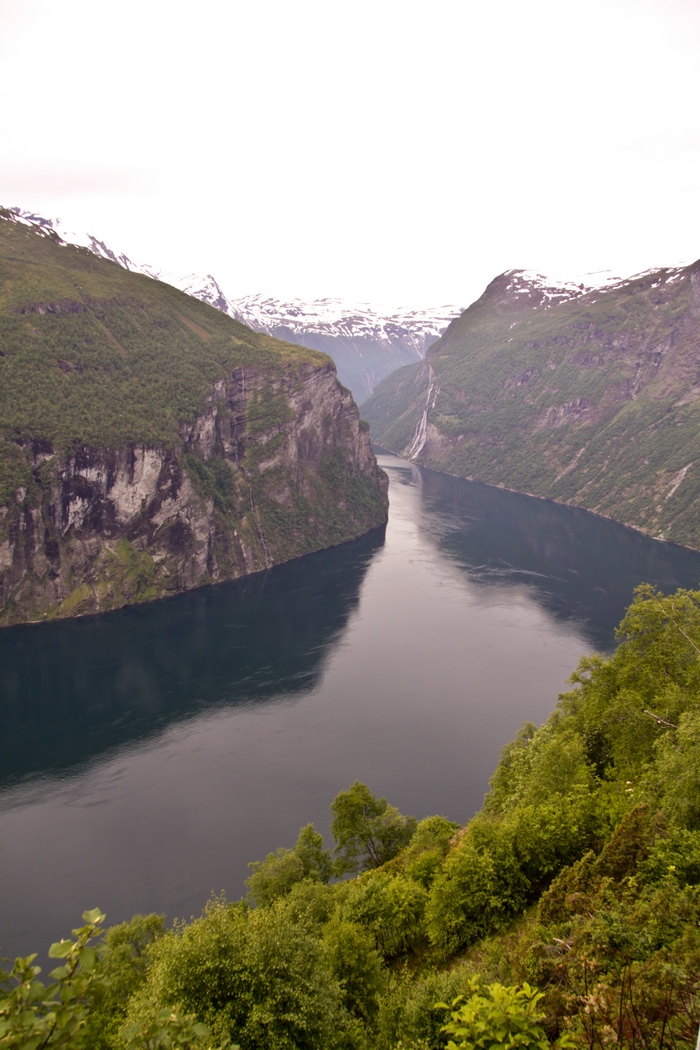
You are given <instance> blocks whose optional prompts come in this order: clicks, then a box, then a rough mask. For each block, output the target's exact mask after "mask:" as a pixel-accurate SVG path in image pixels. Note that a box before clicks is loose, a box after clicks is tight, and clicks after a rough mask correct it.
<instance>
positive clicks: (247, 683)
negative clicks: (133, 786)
mask: <svg viewBox="0 0 700 1050" xmlns="http://www.w3.org/2000/svg"><path fill="white" fill-rule="evenodd" d="M383 542H384V530H381V529H380V530H376V531H375V532H373V533H371V534H370V535H368V536H365V537H363V538H362V539H360V540H358V541H356V542H355V543H350V544H345V545H343V546H342V547H337V548H335V549H334V550H329V551H322V552H321V553H319V554H316V555H313V556H312V557H309V558H301V559H299V560H297V561H294V562H290V563H288V564H286V565H282V566H279V567H278V568H276V569H272V570H271V571H270V572H267V573H261V574H259V575H256V576H253V577H250V578H248V579H247V580H241V581H238V582H236V583H231V584H222V585H220V586H217V587H206V588H202V589H201V590H197V591H193V592H191V593H189V594H185V595H181V596H180V597H178V598H175V599H172V600H169V601H163V602H154V603H153V604H150V605H143V606H138V607H134V608H130V609H122V610H120V611H118V612H114V613H108V614H105V615H103V616H92V617H88V618H85V619H79V620H73V621H64V622H61V623H55V624H42V625H38V626H22V627H13V628H9V629H6V630H4V631H0V724H1V725H2V733H1V734H0V786H7V785H8V784H10V783H12V782H15V781H17V780H19V779H20V778H22V777H26V776H28V775H29V774H32V773H37V772H42V773H56V772H59V771H60V770H62V769H67V768H69V767H71V766H74V765H76V764H79V763H84V762H86V761H89V760H90V759H92V758H94V757H95V756H96V755H99V754H100V753H103V752H105V751H107V750H110V749H113V748H115V747H119V746H122V745H124V744H125V743H128V742H130V741H135V740H139V741H143V740H145V739H147V738H148V737H149V736H151V735H153V734H154V733H157V732H159V731H161V730H162V729H163V728H164V727H165V726H166V725H169V724H171V723H174V722H177V721H179V720H182V719H185V718H189V717H192V716H193V715H196V714H198V713H200V712H202V711H203V710H205V709H207V708H210V707H212V706H213V705H217V704H225V705H229V706H240V705H250V704H260V703H265V702H267V701H269V700H270V699H271V698H275V699H282V698H286V699H289V698H293V697H297V696H300V695H303V694H304V693H305V692H308V691H309V690H310V689H313V688H314V687H315V685H316V684H317V682H318V679H319V676H320V674H321V672H322V668H323V662H324V658H325V655H326V653H327V652H328V650H329V648H330V647H331V646H332V644H333V642H334V640H335V639H336V638H337V636H338V634H339V633H340V632H342V630H343V629H344V627H345V626H346V624H347V621H348V617H349V616H350V614H351V613H352V612H353V610H354V609H356V608H357V604H358V600H359V593H360V586H361V584H362V580H363V578H364V576H365V573H366V571H367V567H368V565H369V563H370V562H371V560H372V557H373V556H374V554H375V553H376V551H377V550H379V549H380V547H381V546H382V544H383Z"/></svg>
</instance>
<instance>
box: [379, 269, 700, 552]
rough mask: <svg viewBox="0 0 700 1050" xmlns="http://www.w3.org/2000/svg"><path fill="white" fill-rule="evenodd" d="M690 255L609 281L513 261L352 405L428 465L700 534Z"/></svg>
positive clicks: (675, 536)
mask: <svg viewBox="0 0 700 1050" xmlns="http://www.w3.org/2000/svg"><path fill="white" fill-rule="evenodd" d="M699 350H700V265H699V264H698V263H695V264H694V265H693V266H686V267H681V268H677V269H661V270H658V271H655V272H653V273H651V272H650V273H647V274H643V275H641V276H638V277H633V278H630V279H629V280H626V281H620V282H618V283H616V284H613V285H612V286H610V287H605V288H599V289H586V288H583V286H581V287H580V288H577V287H575V286H566V287H551V286H549V285H548V284H547V282H546V281H545V280H544V279H543V278H539V277H538V276H537V275H532V274H527V273H523V272H522V271H518V270H511V271H508V272H507V273H504V274H502V275H501V276H499V277H497V278H496V279H495V280H494V281H492V282H491V284H490V285H489V286H488V288H487V289H486V290H485V292H484V294H483V295H482V296H481V298H480V299H479V300H477V302H475V303H473V304H472V305H471V306H470V307H469V309H468V310H466V311H465V312H464V313H463V314H462V315H461V317H459V318H457V320H455V321H453V322H452V324H451V325H450V326H449V328H448V329H447V331H446V332H445V334H444V335H443V337H442V338H441V339H440V340H439V342H437V343H435V344H433V346H432V347H431V348H430V350H429V351H428V354H427V356H426V360H425V362H423V363H422V364H418V365H412V366H409V367H406V368H403V369H400V370H399V371H397V372H394V373H392V375H390V376H388V377H387V378H386V379H384V380H383V381H382V382H381V383H380V384H379V385H378V387H377V388H376V390H375V392H374V394H373V395H372V397H370V398H369V399H368V400H367V401H366V402H365V403H364V404H363V406H362V414H363V416H364V418H365V419H367V420H368V421H369V422H370V424H371V428H372V430H371V432H372V439H373V440H374V441H376V442H377V443H378V444H380V445H383V446H384V447H385V448H389V449H392V450H393V451H396V452H400V453H401V454H403V455H406V456H408V457H410V458H411V459H415V460H416V462H418V463H421V464H422V465H423V466H426V467H432V468H433V469H435V470H442V471H445V472H446V473H448V474H455V475H457V476H459V477H466V478H471V479H474V480H477V481H485V482H489V483H490V484H495V485H503V486H506V487H507V488H512V489H517V490H519V491H521V492H528V493H531V494H533V495H536V496H546V497H548V498H550V499H555V500H558V501H560V502H562V503H570V504H573V505H575V506H580V507H586V508H587V509H588V510H594V511H597V512H599V513H601V514H606V515H608V516H609V517H611V518H614V519H616V520H617V521H621V522H623V523H624V524H626V525H633V526H635V527H637V528H640V529H643V530H644V531H646V532H648V533H650V534H651V535H652V536H655V537H657V538H660V539H667V540H674V541H675V542H676V543H682V544H686V545H688V546H691V547H695V548H700V515H699V513H698V510H699V507H700V437H699V434H700V430H699V428H698V424H699V423H700V362H699V356H698V354H699Z"/></svg>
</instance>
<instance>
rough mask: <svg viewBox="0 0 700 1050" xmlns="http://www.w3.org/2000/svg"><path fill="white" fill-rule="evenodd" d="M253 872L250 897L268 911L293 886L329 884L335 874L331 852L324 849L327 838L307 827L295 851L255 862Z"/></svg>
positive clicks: (252, 865)
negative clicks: (305, 881)
mask: <svg viewBox="0 0 700 1050" xmlns="http://www.w3.org/2000/svg"><path fill="white" fill-rule="evenodd" d="M248 867H249V868H252V869H253V874H252V875H251V876H250V878H249V879H246V885H247V886H248V887H249V889H250V896H251V897H252V899H253V900H254V902H255V903H256V904H257V905H259V906H260V907H266V906H267V905H269V904H272V902H273V901H275V900H277V898H278V897H285V896H286V895H287V894H288V893H289V892H290V890H291V889H292V887H293V886H295V885H296V884H297V883H298V882H302V881H303V880H304V879H311V880H312V881H314V882H323V883H326V882H328V881H329V880H330V877H331V874H332V872H333V861H332V860H331V855H330V853H329V852H328V850H326V849H324V848H323V835H321V834H319V832H318V831H316V830H315V828H314V826H313V824H307V825H306V827H303V828H302V829H301V831H300V832H299V838H298V839H297V841H296V845H295V846H294V847H293V848H292V849H285V848H284V847H282V848H281V849H278V850H277V852H276V853H268V855H267V857H265V860H256V861H252V862H251V863H250V864H249V865H248Z"/></svg>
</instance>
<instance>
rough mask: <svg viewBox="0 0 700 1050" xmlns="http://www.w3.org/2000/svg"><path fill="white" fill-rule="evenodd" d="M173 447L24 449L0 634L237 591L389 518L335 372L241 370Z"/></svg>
mask: <svg viewBox="0 0 700 1050" xmlns="http://www.w3.org/2000/svg"><path fill="white" fill-rule="evenodd" d="M181 434H182V445H181V447H180V448H176V449H169V448H157V447H149V446H147V445H139V444H133V445H129V446H127V447H125V448H120V449H95V448H90V447H82V448H79V449H77V450H75V451H74V452H71V453H70V454H65V453H62V452H61V451H59V450H54V449H53V448H52V447H51V445H50V444H49V443H47V442H41V441H39V442H34V443H32V444H31V445H30V446H28V447H27V448H26V449H25V451H26V453H28V455H29V456H30V460H31V482H30V484H29V485H23V486H20V487H19V488H18V489H17V490H16V492H15V493H14V495H13V498H12V499H11V500H9V501H8V502H7V503H5V504H4V505H2V506H0V607H1V608H2V611H1V612H0V623H5V624H6V623H13V622H18V621H25V620H37V619H43V618H47V617H48V618H54V617H65V616H77V615H82V614H85V613H93V612H100V611H103V610H106V609H113V608H118V607H119V606H122V605H125V604H129V603H132V602H140V601H148V600H150V599H153V598H157V597H162V596H164V595H168V594H175V593H178V592H180V591H184V590H188V589H190V588H192V587H198V586H200V585H202V584H205V583H214V582H217V581H219V580H230V579H235V578H237V577H239V576H244V575H246V574H248V573H252V572H258V571H260V570H262V569H266V568H270V567H271V566H272V565H276V564H278V563H280V562H283V561H286V560H288V559H289V558H293V557H297V556H299V555H300V554H305V553H309V552H311V551H314V550H318V549H320V548H323V547H328V546H332V545H333V544H335V543H339V542H342V541H344V540H347V539H351V538H353V537H356V536H359V535H361V534H362V533H364V532H366V531H367V529H368V528H372V527H376V526H379V525H382V524H383V523H384V522H385V520H386V507H387V497H386V490H387V480H386V477H385V476H384V475H383V474H382V472H381V471H380V470H379V469H378V467H377V465H376V460H375V458H374V454H373V453H372V449H371V446H370V443H369V436H368V433H367V430H366V428H364V427H361V425H360V420H359V413H358V410H357V407H356V406H355V404H354V402H353V400H352V398H351V397H350V395H349V394H348V393H347V391H345V390H344V389H343V388H342V387H341V386H340V384H339V383H338V381H337V379H336V376H335V370H334V369H333V367H332V366H331V365H330V364H327V365H325V366H322V367H320V368H319V367H311V366H307V367H306V368H303V369H301V370H300V371H298V370H297V371H295V372H290V373H287V374H286V375H284V376H282V377H281V378H279V379H278V380H277V381H275V382H273V383H272V384H270V383H269V382H268V380H267V377H266V376H265V375H264V374H262V373H261V372H259V371H255V370H252V369H245V368H239V369H237V370H236V371H234V372H233V373H232V375H231V376H230V377H228V378H227V379H221V380H218V381H217V382H216V383H214V384H213V385H212V389H211V392H210V395H209V397H208V399H207V403H206V405H205V407H204V410H203V411H202V413H201V414H200V415H199V416H197V418H196V419H195V420H194V422H192V423H186V424H182V425H181Z"/></svg>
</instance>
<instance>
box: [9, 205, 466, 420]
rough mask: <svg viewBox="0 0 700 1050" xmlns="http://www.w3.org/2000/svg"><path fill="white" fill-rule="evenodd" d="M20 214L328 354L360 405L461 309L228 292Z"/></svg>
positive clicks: (255, 325) (258, 327)
mask: <svg viewBox="0 0 700 1050" xmlns="http://www.w3.org/2000/svg"><path fill="white" fill-rule="evenodd" d="M12 210H13V211H14V212H15V214H16V215H17V217H18V219H19V220H20V221H24V222H27V223H31V224H33V225H39V226H42V227H45V228H47V229H51V230H53V231H54V232H55V233H56V234H57V235H58V236H59V237H60V238H61V240H62V241H64V242H66V243H68V244H78V245H81V246H83V247H86V248H89V249H90V251H91V252H94V254H95V255H98V256H100V257H102V258H104V259H110V260H111V261H112V262H116V263H118V264H119V265H120V266H123V267H124V268H125V269H127V270H130V271H132V272H135V273H143V274H146V275H147V276H149V277H153V278H155V279H157V280H160V281H164V282H165V283H167V284H172V285H173V286H174V287H175V288H180V289H181V290H182V291H183V292H186V293H187V294H188V295H193V296H194V297H195V298H197V299H201V300H202V302H205V303H208V304H209V305H210V306H215V307H216V308H217V310H221V311H222V312H223V313H226V314H228V315H229V317H233V318H235V319H236V320H237V321H241V322H242V323H243V324H245V325H248V327H249V328H252V329H253V330H254V331H256V332H265V333H267V334H268V335H271V336H274V338H276V339H283V340H285V341H287V342H290V343H297V344H299V345H302V346H308V347H310V348H311V349H313V350H320V351H322V352H323V353H326V354H329V355H330V357H332V358H333V360H334V361H335V364H336V368H337V370H338V378H339V379H340V381H341V383H343V384H344V385H345V386H347V387H348V388H349V389H350V390H351V391H352V394H353V397H354V398H355V401H356V402H357V404H361V403H362V402H363V401H364V400H365V399H366V398H367V397H368V396H369V395H370V394H371V393H372V391H373V389H374V387H375V386H376V384H377V383H378V382H379V381H380V380H381V379H382V378H383V377H384V376H385V375H388V374H389V373H390V372H392V371H394V370H395V369H397V368H400V367H401V366H402V365H406V364H414V363H415V362H417V361H421V360H422V359H423V357H424V356H425V352H426V350H427V348H428V347H429V346H430V345H431V343H433V342H435V340H436V339H438V338H439V337H440V335H442V333H443V332H444V330H445V329H446V328H447V325H448V324H449V323H450V321H451V320H452V319H453V318H455V317H456V316H457V315H458V314H459V313H460V312H461V308H460V307H457V306H449V305H447V306H439V307H435V308H426V309H410V308H401V307H393V306H380V305H376V304H368V303H351V302H349V301H347V300H344V299H337V298H326V299H315V300H311V301H304V300H301V299H292V300H290V301H287V302H284V301H282V300H279V299H276V298H274V297H271V296H266V295H264V294H263V293H260V294H257V295H247V296H241V297H232V296H231V295H229V294H228V293H227V292H226V291H224V289H223V288H222V287H221V285H220V284H219V282H218V281H217V279H216V278H215V277H214V276H213V275H212V274H198V273H189V274H177V273H173V272H171V271H169V270H163V269H158V268H156V267H154V266H151V265H148V264H138V263H135V262H134V261H133V260H132V259H131V258H129V256H128V255H126V254H125V253H124V252H121V251H118V250H116V249H114V248H112V247H111V246H110V245H107V244H106V243H105V242H104V241H103V240H100V239H99V238H98V237H95V236H93V235H92V234H86V233H75V232H72V231H70V230H68V229H67V228H66V227H65V226H64V225H63V224H62V223H61V222H60V221H59V220H56V219H47V218H45V217H43V216H41V215H36V214H34V213H32V212H26V211H21V210H19V209H12Z"/></svg>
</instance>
